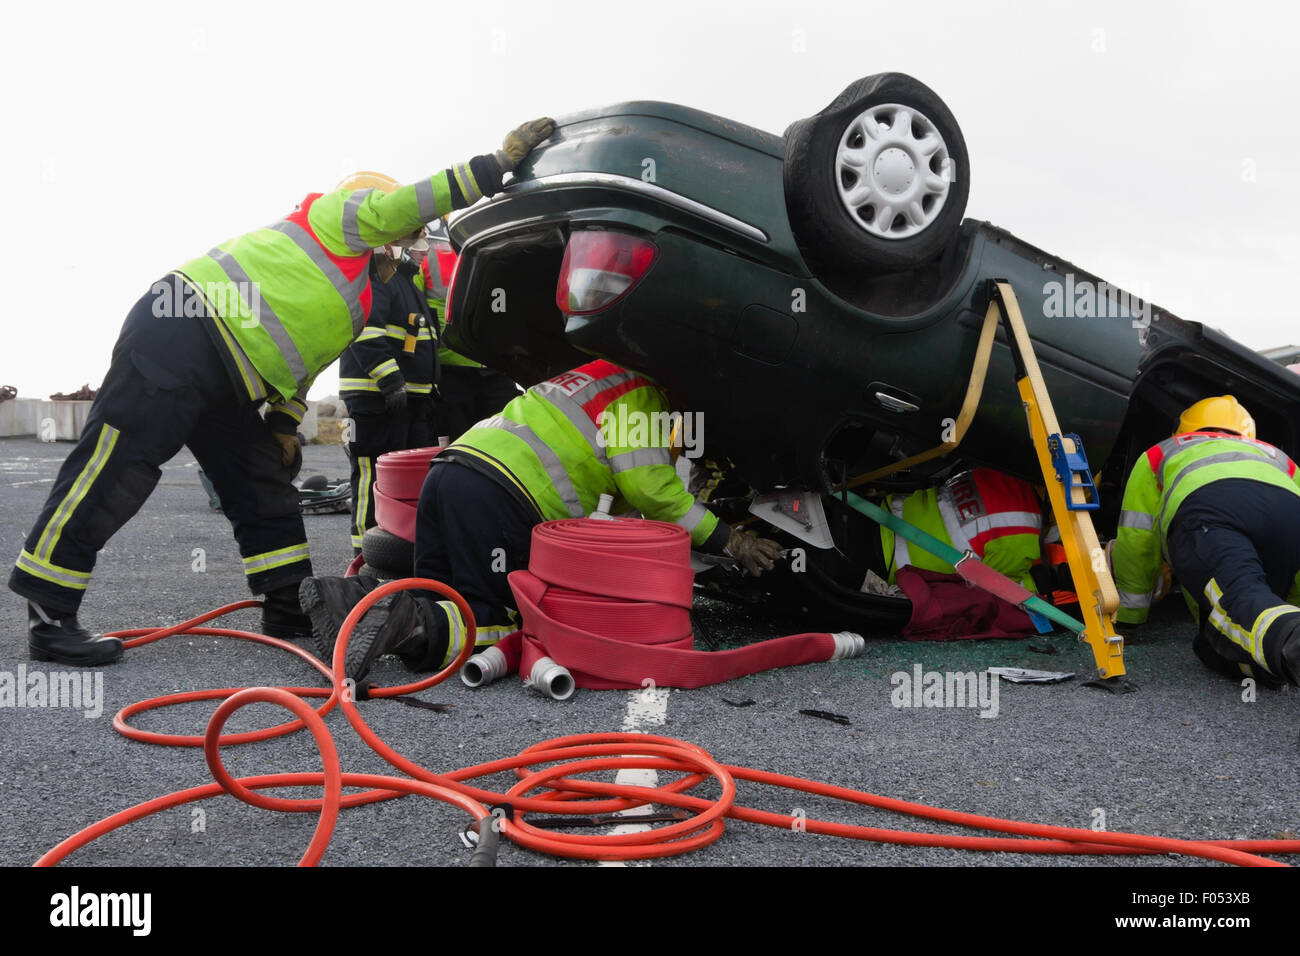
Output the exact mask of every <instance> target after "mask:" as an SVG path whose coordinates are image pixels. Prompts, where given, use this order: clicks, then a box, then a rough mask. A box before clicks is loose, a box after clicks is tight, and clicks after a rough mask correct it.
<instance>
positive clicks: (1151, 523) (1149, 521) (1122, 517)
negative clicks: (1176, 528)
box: [1119, 511, 1156, 531]
mask: <svg viewBox="0 0 1300 956" xmlns="http://www.w3.org/2000/svg"><path fill="white" fill-rule="evenodd" d="M1119 526H1120V527H1121V528H1136V529H1137V530H1138V531H1150V530H1151V529H1152V528H1154V527H1155V526H1156V516H1155V515H1149V514H1147V513H1146V512H1145V511H1121V512H1120V513H1119Z"/></svg>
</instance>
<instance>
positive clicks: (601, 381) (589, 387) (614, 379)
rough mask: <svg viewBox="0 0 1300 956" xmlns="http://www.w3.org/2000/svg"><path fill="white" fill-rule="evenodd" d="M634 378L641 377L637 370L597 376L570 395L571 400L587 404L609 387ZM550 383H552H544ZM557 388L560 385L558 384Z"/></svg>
mask: <svg viewBox="0 0 1300 956" xmlns="http://www.w3.org/2000/svg"><path fill="white" fill-rule="evenodd" d="M634 378H641V376H640V375H638V374H636V372H616V373H614V374H613V375H606V376H605V377H604V378H595V379H592V380H591V381H590V382H588V383H587V384H586V385H584V386H582V388H580V389H578V390H577V391H576V392H574V393H573V394H572V395H570V396H569V400H570V401H573V402H576V403H577V404H578V405H585V404H586V403H587V402H589V401H591V400H592V399H593V398H595V397H596V396H597V395H599V394H600V393H601V392H603V391H605V389H607V388H613V387H614V386H615V385H622V384H623V383H624V382H630V381H632V380H633V379H634ZM543 384H550V383H543ZM556 387H557V388H558V387H559V386H556Z"/></svg>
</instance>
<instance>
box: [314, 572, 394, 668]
mask: <svg viewBox="0 0 1300 956" xmlns="http://www.w3.org/2000/svg"><path fill="white" fill-rule="evenodd" d="M378 586H379V582H378V581H376V580H375V579H374V578H372V577H369V576H367V575H357V576H356V577H351V578H337V577H319V578H303V580H302V582H301V583H300V584H299V585H298V601H299V603H301V604H302V608H303V610H304V611H306V612H307V615H308V616H309V617H310V618H311V631H312V637H313V638H314V640H315V642H316V656H317V657H319V658H320V659H321V660H322V661H324V662H325V663H326V664H330V663H331V662H332V661H333V660H334V642H335V641H336V640H337V639H338V636H339V631H340V630H342V628H343V621H344V619H345V618H346V617H347V616H348V615H349V614H350V613H352V609H353V608H354V607H356V606H357V602H359V601H360V600H361V599H362V598H363V597H365V596H366V595H367V594H369V593H370V592H371V591H373V590H374V589H375V588H377V587H378ZM378 613H379V612H378V611H375V612H372V613H367V614H366V616H365V618H363V620H366V619H370V618H373V617H374V616H375V615H376V614H378ZM356 630H360V628H357V629H356ZM356 630H354V631H353V638H352V641H351V645H352V646H353V647H355V646H356V640H357V638H356ZM350 656H351V654H349V657H350ZM349 676H351V675H349Z"/></svg>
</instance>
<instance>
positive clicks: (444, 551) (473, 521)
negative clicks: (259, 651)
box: [301, 361, 781, 680]
mask: <svg viewBox="0 0 1300 956" xmlns="http://www.w3.org/2000/svg"><path fill="white" fill-rule="evenodd" d="M670 410H671V406H670V405H669V402H668V397H667V395H666V394H665V393H664V392H663V390H662V389H660V388H659V387H658V386H657V385H655V384H654V383H653V382H651V381H650V380H649V379H647V378H644V377H643V376H641V375H638V374H637V373H635V372H629V371H627V370H625V369H622V368H619V367H618V366H616V365H612V364H611V363H609V362H606V361H595V362H590V363H588V364H586V365H583V366H581V367H580V368H576V369H573V370H572V371H569V372H565V373H563V374H562V375H557V376H555V377H554V378H552V379H549V380H548V381H545V382H542V383H540V384H538V385H534V386H533V387H532V388H530V389H529V390H528V391H527V392H525V393H524V394H522V395H520V396H519V397H517V398H515V399H514V400H513V401H511V402H510V403H509V404H508V405H507V406H506V407H505V408H504V409H503V410H502V411H501V413H500V414H498V415H495V416H493V417H492V418H488V419H485V420H483V421H481V422H479V423H478V424H476V425H474V426H473V427H472V428H470V429H469V430H468V431H467V432H465V434H463V435H461V436H460V437H459V438H458V439H457V440H456V441H455V442H453V443H452V444H451V446H450V447H449V448H447V449H446V450H445V451H443V452H442V453H441V454H440V455H439V456H438V457H437V458H435V459H434V460H433V466H432V467H431V468H430V469H429V475H428V477H427V478H426V479H425V482H424V487H423V488H422V489H421V493H420V502H419V506H418V510H417V517H416V528H415V575H416V576H417V577H426V578H434V579H435V580H439V581H442V582H444V583H446V584H450V585H451V586H452V587H453V588H455V589H456V590H457V591H458V592H460V594H461V595H462V596H463V597H464V598H465V600H466V602H467V603H468V604H469V606H470V609H471V610H472V611H473V613H474V620H475V623H476V625H477V638H476V644H477V645H478V646H479V647H486V646H488V645H490V644H494V643H496V642H497V641H498V640H500V639H501V638H502V637H504V636H505V635H506V634H508V633H510V632H511V631H513V630H515V629H516V628H517V626H518V625H517V624H516V623H515V616H516V608H515V599H514V595H513V594H512V593H511V591H510V585H509V582H508V580H507V576H508V574H509V573H510V572H511V571H517V570H522V569H525V568H527V567H528V557H529V550H530V547H531V536H532V529H533V526H534V525H537V524H539V523H540V522H542V521H551V520H555V519H560V518H581V517H584V516H586V515H590V514H591V513H592V512H594V511H596V510H597V505H598V503H599V500H600V496H601V495H602V494H608V495H610V496H611V497H612V498H613V502H614V503H613V507H612V508H611V512H612V513H614V514H619V513H623V512H629V511H633V510H635V511H639V512H640V513H641V515H642V516H643V517H646V518H650V519H654V520H657V521H666V522H671V523H673V524H677V525H680V526H681V527H683V528H685V529H686V530H687V531H688V532H690V537H691V546H692V547H693V548H694V549H695V550H697V551H705V552H712V553H723V552H725V553H727V554H729V555H730V556H731V557H732V558H734V559H735V560H736V561H737V562H738V563H739V564H741V565H742V566H744V568H745V569H746V570H747V571H749V572H750V573H751V574H760V573H762V572H763V571H767V570H771V568H772V567H773V562H774V560H775V558H776V557H777V555H778V554H779V553H780V550H781V546H780V545H779V544H777V543H776V542H775V541H771V540H768V539H765V538H759V537H757V536H756V535H754V534H753V533H752V532H749V531H745V530H743V529H740V528H734V529H733V528H731V527H729V526H728V525H727V524H726V523H725V522H723V521H721V520H719V519H718V518H717V516H716V515H714V514H712V513H711V512H709V511H708V510H707V509H706V508H705V507H704V506H703V505H701V504H699V503H697V502H696V501H695V499H694V498H692V497H691V494H690V492H688V491H687V490H686V488H685V486H684V485H683V484H682V482H681V479H680V478H679V477H678V475H677V472H676V470H675V469H674V467H673V464H672V458H671V455H670V451H669V434H668V429H667V428H666V427H656V425H662V426H666V423H667V422H668V419H669V413H670ZM637 423H641V427H640V429H639V430H638V428H637ZM371 585H373V582H369V583H367V582H366V580H365V579H360V578H308V579H307V580H305V581H304V582H303V584H302V592H301V596H302V602H303V607H304V608H306V609H307V611H308V612H309V613H310V615H311V618H312V625H313V631H314V633H315V636H316V641H317V651H318V653H319V654H320V655H321V656H322V658H324V659H329V656H330V655H331V654H332V652H333V645H334V638H335V636H336V635H337V634H338V632H339V626H340V625H341V624H342V621H343V618H344V617H346V616H347V614H348V612H349V611H350V610H351V609H352V607H353V606H354V605H355V604H356V602H357V601H359V600H360V599H361V597H362V596H363V595H364V594H365V593H366V591H367V589H368V587H369V586H371ZM376 611H378V613H376ZM464 633H465V626H464V622H463V621H462V620H461V617H460V614H459V612H458V611H457V610H456V607H455V605H453V604H452V603H451V602H450V601H441V602H434V601H432V600H429V599H425V598H420V597H413V596H412V595H411V592H408V591H402V592H399V593H397V594H393V595H390V596H389V597H386V598H384V599H383V600H381V601H380V602H378V603H377V604H376V605H375V609H372V610H371V611H370V612H369V613H368V614H366V615H365V617H363V618H362V619H361V621H360V622H359V623H358V625H357V627H356V628H355V629H354V630H353V632H352V637H351V639H350V640H349V642H348V653H347V660H346V665H345V669H346V672H347V676H348V677H351V678H353V679H356V680H360V679H361V678H362V677H364V676H365V674H366V673H367V672H368V670H369V668H370V665H371V663H372V662H373V661H374V659H375V658H376V657H378V656H379V655H380V654H383V653H387V652H393V653H396V654H397V655H398V656H399V657H401V658H402V659H403V660H404V661H405V662H406V664H407V665H408V666H409V667H411V668H412V669H413V670H427V669H430V668H434V667H438V666H442V665H444V664H445V663H446V662H448V661H450V660H452V659H454V657H455V656H456V655H457V654H458V653H459V652H460V648H461V646H462V641H463V637H464Z"/></svg>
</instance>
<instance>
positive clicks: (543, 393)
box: [531, 382, 610, 468]
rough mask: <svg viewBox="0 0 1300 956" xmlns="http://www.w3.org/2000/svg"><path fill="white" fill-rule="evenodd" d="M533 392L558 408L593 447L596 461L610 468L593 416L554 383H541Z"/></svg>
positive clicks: (535, 386) (534, 387) (533, 388)
mask: <svg viewBox="0 0 1300 956" xmlns="http://www.w3.org/2000/svg"><path fill="white" fill-rule="evenodd" d="M531 391H533V392H535V393H536V394H537V395H538V396H540V397H541V398H544V399H546V400H547V401H548V402H550V403H551V404H552V405H554V406H555V407H556V408H558V409H559V410H560V412H561V413H563V415H564V417H565V418H567V419H568V420H569V422H570V424H572V425H573V427H574V428H576V429H577V430H578V434H580V435H581V436H582V437H583V440H585V441H586V442H587V444H588V445H590V446H591V451H592V454H594V455H595V456H596V460H597V461H599V462H600V463H601V464H602V465H604V466H605V467H606V468H609V467H610V461H609V456H608V455H606V454H605V445H604V443H603V442H602V441H601V439H600V429H599V428H597V427H596V423H595V422H593V421H592V420H591V416H590V415H588V414H587V413H586V412H585V411H584V410H583V408H582V406H581V405H580V404H578V403H577V402H575V401H574V400H573V399H572V398H571V397H570V396H569V395H568V394H566V393H565V391H564V389H563V388H561V387H560V386H558V385H556V384H555V383H554V382H540V383H538V384H537V385H534V386H533V387H532V389H531Z"/></svg>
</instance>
